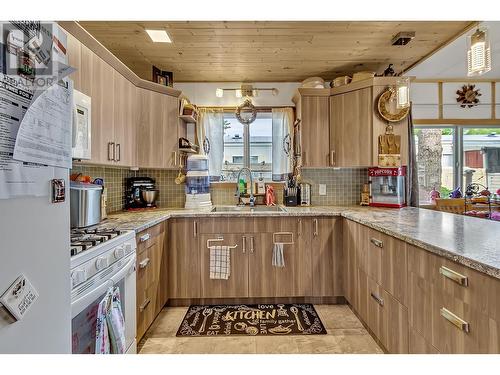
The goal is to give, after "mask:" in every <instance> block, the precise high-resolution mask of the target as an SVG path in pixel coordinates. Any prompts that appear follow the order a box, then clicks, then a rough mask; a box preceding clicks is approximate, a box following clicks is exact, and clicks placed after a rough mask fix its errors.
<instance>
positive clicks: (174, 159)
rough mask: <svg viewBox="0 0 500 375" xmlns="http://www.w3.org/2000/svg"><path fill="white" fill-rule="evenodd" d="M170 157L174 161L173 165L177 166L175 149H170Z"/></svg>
mask: <svg viewBox="0 0 500 375" xmlns="http://www.w3.org/2000/svg"><path fill="white" fill-rule="evenodd" d="M172 159H173V161H174V167H177V151H172Z"/></svg>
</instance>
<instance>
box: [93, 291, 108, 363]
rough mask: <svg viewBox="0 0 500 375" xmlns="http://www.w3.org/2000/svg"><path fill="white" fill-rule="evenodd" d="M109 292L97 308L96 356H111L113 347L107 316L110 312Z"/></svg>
mask: <svg viewBox="0 0 500 375" xmlns="http://www.w3.org/2000/svg"><path fill="white" fill-rule="evenodd" d="M108 304H109V292H108V293H106V296H105V297H104V298H103V299H102V301H101V302H100V303H99V307H98V308H97V323H96V332H95V354H109V353H110V352H111V345H110V342H109V333H108V323H107V321H106V315H107V312H108Z"/></svg>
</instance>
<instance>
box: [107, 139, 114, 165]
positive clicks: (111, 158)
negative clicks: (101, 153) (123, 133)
mask: <svg viewBox="0 0 500 375" xmlns="http://www.w3.org/2000/svg"><path fill="white" fill-rule="evenodd" d="M111 146H113V150H114V148H115V143H114V142H108V160H109V161H112V160H113V159H114V158H115V156H114V151H113V156H111V150H112V148H111Z"/></svg>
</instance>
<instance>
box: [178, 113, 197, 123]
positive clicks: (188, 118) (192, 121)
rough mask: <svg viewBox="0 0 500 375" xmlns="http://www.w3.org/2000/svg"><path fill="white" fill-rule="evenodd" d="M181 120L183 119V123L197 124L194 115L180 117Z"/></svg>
mask: <svg viewBox="0 0 500 375" xmlns="http://www.w3.org/2000/svg"><path fill="white" fill-rule="evenodd" d="M179 118H180V119H182V120H183V121H186V122H189V123H192V124H196V119H195V118H194V116H193V115H179Z"/></svg>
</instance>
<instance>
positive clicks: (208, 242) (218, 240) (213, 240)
mask: <svg viewBox="0 0 500 375" xmlns="http://www.w3.org/2000/svg"><path fill="white" fill-rule="evenodd" d="M221 241H224V238H212V239H210V240H207V247H208V248H209V249H210V242H221ZM237 247H238V245H233V246H228V248H230V249H235V248H237Z"/></svg>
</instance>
